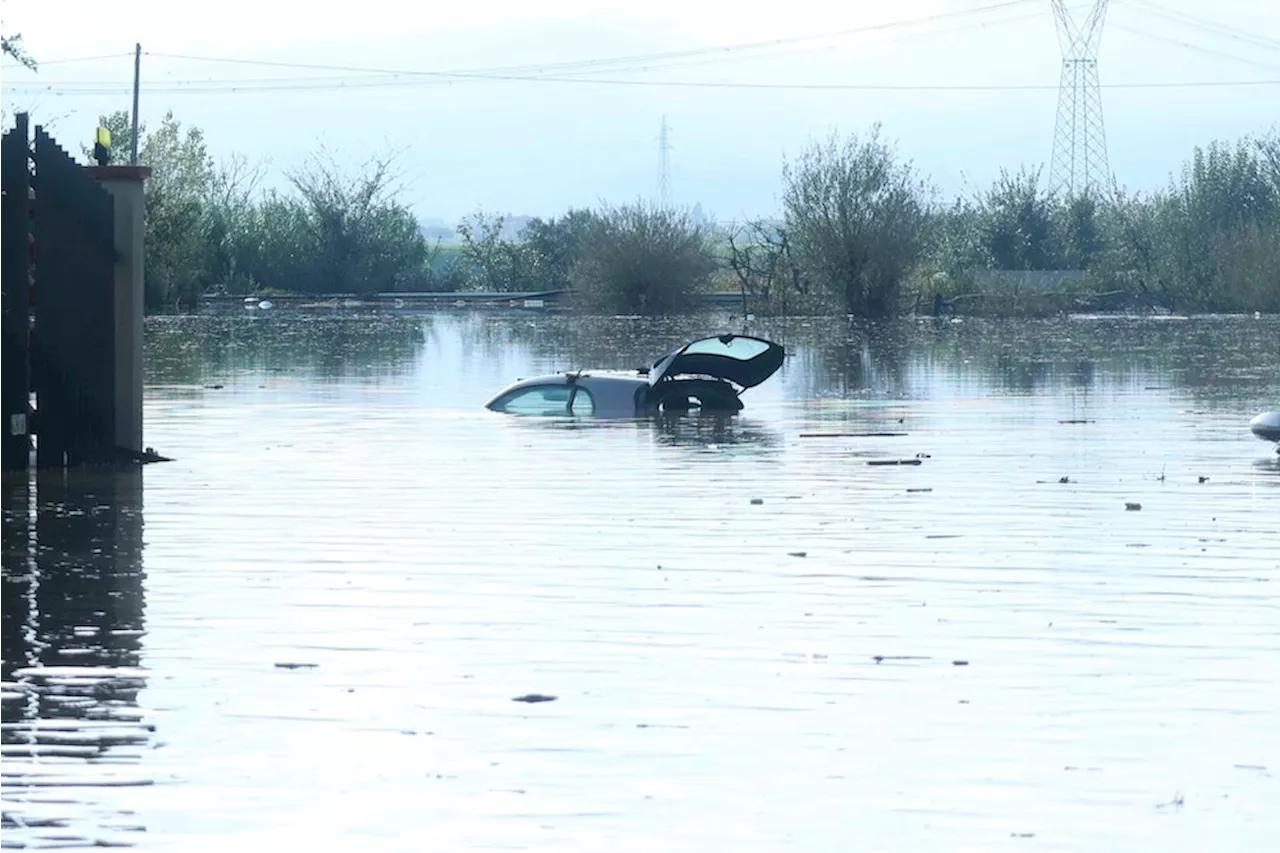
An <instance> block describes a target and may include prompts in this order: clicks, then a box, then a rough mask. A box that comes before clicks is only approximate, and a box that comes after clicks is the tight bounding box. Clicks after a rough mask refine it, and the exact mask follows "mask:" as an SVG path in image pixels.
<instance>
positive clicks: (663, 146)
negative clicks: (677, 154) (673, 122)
mask: <svg viewBox="0 0 1280 853" xmlns="http://www.w3.org/2000/svg"><path fill="white" fill-rule="evenodd" d="M670 132H671V128H669V127H668V126H667V117H666V116H663V117H662V130H660V131H658V207H659V208H661V209H662V210H670V209H671V139H670Z"/></svg>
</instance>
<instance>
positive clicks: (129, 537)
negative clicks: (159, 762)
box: [0, 470, 151, 847]
mask: <svg viewBox="0 0 1280 853" xmlns="http://www.w3.org/2000/svg"><path fill="white" fill-rule="evenodd" d="M4 499H5V500H4V525H3V531H4V532H3V541H4V564H3V588H4V609H3V621H2V624H3V642H4V671H3V680H4V685H3V699H4V701H3V738H0V742H2V744H3V745H2V746H0V749H2V750H3V755H4V773H3V775H4V794H3V802H4V829H5V842H6V844H5V846H10V844H11V843H20V844H22V845H27V846H37V847H38V846H45V845H48V844H51V843H53V842H55V841H56V842H59V843H60V844H63V845H66V844H77V845H78V844H88V845H99V846H100V845H113V846H118V845H129V844H132V843H133V838H134V837H135V836H136V833H137V831H139V830H140V827H137V826H135V825H134V822H133V820H132V819H131V818H130V817H129V815H128V814H127V812H128V810H127V809H121V808H117V807H115V806H114V805H113V803H112V801H113V799H114V797H113V796H111V792H113V791H116V790H118V789H120V788H127V787H129V786H134V785H141V784H148V782H149V780H147V779H146V778H145V777H144V776H141V775H139V774H138V773H136V772H135V771H133V770H132V769H131V767H130V765H133V764H136V763H138V762H139V761H140V750H141V749H143V748H145V746H146V745H147V744H148V743H149V741H150V739H151V734H150V727H149V726H148V725H146V724H144V723H143V721H142V714H141V712H140V711H139V709H138V694H139V692H140V691H141V690H142V689H143V688H144V687H145V686H146V674H145V672H144V671H143V670H142V669H141V666H140V664H141V653H142V638H143V634H144V609H145V600H144V593H143V569H142V473H141V471H137V470H134V471H124V472H119V473H116V472H105V473H85V472H73V473H68V474H65V475H64V474H61V473H59V474H56V475H54V474H50V475H41V476H40V477H39V478H38V483H37V482H36V481H35V480H34V479H33V480H31V481H28V480H27V479H26V478H18V479H16V480H8V479H6V481H5V484H4Z"/></svg>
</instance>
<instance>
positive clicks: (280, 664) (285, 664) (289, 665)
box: [276, 661, 320, 669]
mask: <svg viewBox="0 0 1280 853" xmlns="http://www.w3.org/2000/svg"><path fill="white" fill-rule="evenodd" d="M319 665H320V664H318V663H294V662H292V661H277V662H276V669H315V668H316V667H318V666H319Z"/></svg>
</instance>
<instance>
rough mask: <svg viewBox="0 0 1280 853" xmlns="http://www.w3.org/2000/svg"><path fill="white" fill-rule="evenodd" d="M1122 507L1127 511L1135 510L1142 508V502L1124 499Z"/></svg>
mask: <svg viewBox="0 0 1280 853" xmlns="http://www.w3.org/2000/svg"><path fill="white" fill-rule="evenodd" d="M1124 508H1125V509H1126V510H1127V511H1129V512H1137V511H1138V510H1140V509H1142V504H1140V503H1138V502H1136V501H1125V503H1124Z"/></svg>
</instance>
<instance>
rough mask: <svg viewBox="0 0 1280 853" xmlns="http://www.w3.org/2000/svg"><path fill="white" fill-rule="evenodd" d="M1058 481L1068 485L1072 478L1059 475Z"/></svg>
mask: <svg viewBox="0 0 1280 853" xmlns="http://www.w3.org/2000/svg"><path fill="white" fill-rule="evenodd" d="M1058 482H1059V483H1061V484H1062V485H1066V484H1067V483H1070V482H1071V478H1070V477H1059V478H1058Z"/></svg>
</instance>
